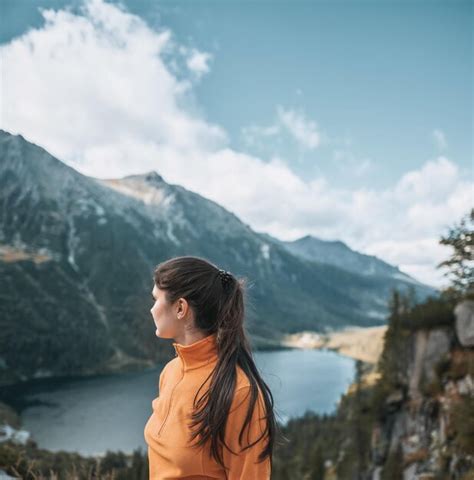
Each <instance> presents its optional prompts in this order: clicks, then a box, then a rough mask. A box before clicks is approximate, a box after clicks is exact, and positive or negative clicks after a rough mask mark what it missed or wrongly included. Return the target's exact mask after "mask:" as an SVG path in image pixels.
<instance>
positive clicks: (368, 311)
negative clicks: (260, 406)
mask: <svg viewBox="0 0 474 480" xmlns="http://www.w3.org/2000/svg"><path fill="white" fill-rule="evenodd" d="M275 207H277V206H275ZM179 255H195V256H199V257H203V258H206V259H208V260H210V261H212V262H213V263H215V264H217V265H218V266H219V267H220V268H224V269H226V270H230V271H231V272H232V273H234V274H235V275H237V276H244V277H246V278H247V279H248V290H247V305H246V307H247V319H246V322H247V330H248V332H249V335H250V337H251V339H252V342H253V344H254V346H255V347H256V348H263V347H265V346H270V345H276V344H278V342H279V340H280V339H281V338H282V336H283V335H285V334H287V333H296V332H298V331H302V330H313V331H328V330H334V329H339V328H342V327H345V326H350V325H357V326H372V325H381V324H384V323H385V317H386V314H387V300H388V297H389V293H390V291H391V289H392V288H394V287H397V288H399V289H401V290H404V289H406V288H408V287H410V286H411V287H413V290H414V292H415V293H416V295H417V298H418V299H419V300H420V301H422V300H423V299H424V298H425V297H426V296H428V295H432V294H435V293H436V290H435V289H434V288H432V287H431V286H428V285H424V284H422V283H420V282H418V281H416V280H415V279H413V278H411V277H410V276H409V275H407V274H405V273H403V272H401V271H400V270H399V269H398V268H397V267H396V266H392V265H389V264H387V263H386V262H384V261H382V260H381V259H378V258H377V257H374V256H369V255H365V254H362V253H358V252H355V251H353V250H351V249H350V248H349V247H348V246H347V245H345V244H344V243H342V242H340V241H326V240H321V239H318V238H316V237H313V236H305V237H303V238H301V239H299V240H296V241H293V242H287V241H281V240H279V239H277V238H275V237H273V236H271V235H268V234H266V233H259V232H256V231H254V230H253V229H252V228H251V227H250V226H249V225H247V224H246V223H244V222H243V221H242V220H241V219H239V218H238V217H237V216H236V215H235V214H234V213H232V212H230V211H228V210H226V209H225V208H223V207H222V206H220V205H219V204H217V203H216V202H213V201H211V200H209V199H207V198H205V197H203V196H201V195H199V194H197V193H194V192H192V191H189V190H187V189H185V188H183V187H182V186H179V185H174V184H169V183H167V182H165V181H164V179H163V178H162V177H161V176H160V175H159V174H158V173H157V172H156V171H149V172H146V173H143V174H136V175H128V176H125V177H123V178H118V179H117V178H111V179H98V178H94V177H90V176H87V175H83V174H81V173H79V172H78V171H76V170H75V169H73V168H71V167H70V166H68V165H66V164H65V163H63V162H61V161H60V160H59V159H57V158H55V157H54V156H52V155H50V154H49V153H48V152H47V151H46V150H45V149H44V148H42V147H41V146H38V145H36V144H34V143H32V142H29V141H27V140H26V139H25V138H24V137H23V136H22V135H13V134H10V133H8V132H6V131H4V130H0V330H1V332H2V333H1V337H0V385H1V384H4V385H6V384H10V383H16V382H19V381H25V380H29V379H33V378H39V377H45V376H61V375H89V374H96V373H104V372H112V371H124V370H128V369H137V368H146V367H152V366H153V365H155V364H156V363H157V362H159V361H163V360H165V359H166V358H168V357H169V355H170V353H171V343H170V342H166V341H159V340H158V339H157V338H156V336H155V328H154V323H153V320H152V318H151V314H150V308H151V306H152V299H151V293H150V292H151V289H152V288H153V270H154V268H155V266H156V265H157V264H158V263H160V262H161V261H163V260H166V259H168V258H170V257H174V256H179Z"/></svg>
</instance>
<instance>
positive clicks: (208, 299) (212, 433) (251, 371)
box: [153, 256, 278, 469]
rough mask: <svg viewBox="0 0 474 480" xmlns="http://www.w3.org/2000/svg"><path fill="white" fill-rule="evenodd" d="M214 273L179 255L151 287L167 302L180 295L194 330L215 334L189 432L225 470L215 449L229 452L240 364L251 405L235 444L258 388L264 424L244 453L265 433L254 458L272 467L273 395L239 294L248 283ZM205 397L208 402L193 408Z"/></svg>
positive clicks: (202, 261) (194, 259) (213, 268)
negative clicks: (214, 356)
mask: <svg viewBox="0 0 474 480" xmlns="http://www.w3.org/2000/svg"><path fill="white" fill-rule="evenodd" d="M219 270H220V269H219V267H217V266H216V265H214V264H212V263H211V262H209V261H207V260H205V259H203V258H199V257H194V256H183V257H175V258H171V259H169V260H167V261H165V262H162V263H160V264H159V265H158V266H157V267H156V269H155V271H154V275H153V279H154V282H155V285H156V286H157V287H158V288H160V289H162V290H164V291H165V298H166V300H167V301H168V302H170V303H174V302H175V301H176V300H177V299H178V298H180V297H182V298H185V299H186V300H187V302H188V303H189V305H190V306H191V308H192V311H193V312H194V318H195V325H196V327H197V328H198V329H199V330H200V331H202V332H203V333H205V334H206V335H211V334H214V333H217V337H216V338H217V342H216V343H217V351H218V360H217V364H216V367H215V368H214V370H213V371H212V372H211V374H210V375H209V377H212V378H211V383H210V386H209V389H208V391H206V392H205V393H204V395H203V396H202V397H201V398H200V399H199V401H198V402H196V397H197V395H198V393H199V391H200V390H201V388H202V387H203V386H204V384H205V383H206V382H207V380H208V379H209V377H208V378H207V379H206V381H205V382H204V383H203V385H201V387H200V388H199V390H198V392H197V393H196V395H195V397H194V402H193V407H194V412H193V415H192V419H193V421H192V423H191V425H190V427H191V428H192V427H196V426H198V428H197V430H196V431H194V432H192V434H191V440H194V439H195V438H196V437H197V436H199V437H200V438H199V440H198V442H197V443H196V444H195V446H196V447H199V446H201V445H203V444H204V443H206V442H207V441H208V440H209V439H210V442H211V445H210V446H211V453H212V456H213V457H214V459H215V460H216V461H217V462H218V463H219V464H220V465H222V467H223V468H224V469H225V468H226V467H225V465H224V462H223V459H222V457H221V453H220V448H221V447H222V444H223V445H224V446H225V447H226V448H227V449H228V450H230V449H229V447H228V446H227V444H226V443H225V441H224V432H225V425H226V420H227V416H228V413H229V410H230V407H231V404H232V400H233V394H234V389H235V386H236V381H237V368H236V366H237V365H239V366H240V368H241V369H242V370H243V371H244V372H245V374H246V375H247V377H248V379H249V381H250V386H251V396H250V405H249V409H248V412H247V416H246V418H245V422H244V425H243V427H242V430H241V432H240V435H239V444H241V437H242V435H243V432H244V430H245V427H246V426H247V425H248V424H249V422H250V419H251V417H252V412H253V410H254V406H255V403H256V401H257V396H258V390H259V389H260V391H261V393H262V396H263V399H264V402H265V411H266V412H265V417H263V418H265V420H266V427H265V429H264V431H263V433H262V435H261V436H260V437H259V438H258V439H257V440H256V441H255V442H253V443H251V444H250V445H248V446H246V447H245V448H244V450H245V449H246V448H250V447H252V446H253V445H255V444H256V443H257V442H258V441H260V440H261V439H262V437H263V436H264V435H265V434H267V438H268V439H267V443H266V446H265V448H264V449H263V450H262V452H261V453H260V454H259V457H258V460H259V462H261V461H263V460H264V459H265V458H266V457H267V456H269V457H270V466H271V467H272V465H273V448H274V442H275V434H276V432H277V430H278V424H277V422H276V419H275V414H274V410H273V395H272V393H271V391H270V388H269V387H268V385H267V384H266V383H265V382H264V381H263V379H262V378H261V376H260V374H259V372H258V370H257V367H256V365H255V362H254V359H253V357H252V351H251V347H250V342H249V341H248V338H247V335H246V332H245V329H244V318H245V308H244V295H245V287H246V285H247V280H246V278H245V277H242V278H236V277H235V276H234V275H232V274H230V272H228V273H229V274H230V279H229V278H228V280H230V281H228V282H222V281H221V277H220V275H219ZM221 273H222V272H221ZM227 277H228V276H227ZM207 397H208V401H207V403H205V405H204V407H203V408H201V409H200V410H198V409H199V408H200V407H201V406H202V405H203V404H204V402H205V400H206V398H207ZM221 442H222V443H221Z"/></svg>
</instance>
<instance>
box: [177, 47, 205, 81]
mask: <svg viewBox="0 0 474 480" xmlns="http://www.w3.org/2000/svg"><path fill="white" fill-rule="evenodd" d="M181 51H183V53H185V54H186V56H187V59H186V65H187V67H188V68H189V70H191V71H192V72H194V73H195V74H196V75H197V76H198V77H201V76H202V75H204V74H205V73H208V72H209V69H210V68H209V62H210V60H211V59H212V55H211V54H210V53H208V52H201V51H199V50H197V49H195V48H191V49H188V48H186V47H182V48H181Z"/></svg>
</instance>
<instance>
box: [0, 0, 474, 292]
mask: <svg viewBox="0 0 474 480" xmlns="http://www.w3.org/2000/svg"><path fill="white" fill-rule="evenodd" d="M472 8H473V7H472V3H471V2H461V1H434V0H423V1H420V0H412V1H406V0H399V1H391V0H378V1H376V2H375V1H369V0H346V1H340V0H332V1H326V0H324V1H323V0H320V1H311V2H310V1H303V0H292V1H270V0H267V1H265V0H260V1H249V0H246V1H236V0H234V1H230V0H220V1H200V0H193V1H190V0H189V1H171V0H167V1H163V0H159V1H151V0H147V1H145V0H127V1H122V2H117V1H112V0H108V1H106V0H81V1H79V0H73V1H64V0H61V1H58V0H56V1H53V0H47V1H46V0H44V1H43V0H1V1H0V10H1V11H0V13H1V16H2V22H1V25H0V27H1V31H0V54H1V60H2V62H1V98H0V101H1V103H0V126H1V128H3V129H4V130H6V131H9V132H10V133H14V134H17V133H21V134H22V135H23V136H24V137H25V138H26V139H27V140H29V141H31V142H33V143H36V144H38V145H40V146H42V147H43V148H45V149H46V150H48V151H49V152H50V153H51V154H53V155H54V156H56V157H57V158H59V159H60V160H62V161H63V162H65V163H67V164H68V165H70V166H72V167H73V168H75V169H76V170H78V171H79V172H81V173H84V174H86V175H92V176H95V177H98V178H112V177H122V176H125V175H130V174H136V173H144V172H148V171H150V170H156V171H157V172H158V173H159V174H160V175H162V176H163V178H164V179H165V180H166V181H167V182H169V183H173V184H179V185H182V186H184V187H185V188H188V189H190V190H193V191H195V192H197V193H199V194H201V195H203V196H205V197H207V198H210V199H212V200H214V201H216V202H218V203H219V204H221V205H222V206H224V207H225V208H227V209H228V210H230V211H232V212H234V213H235V214H236V215H238V216H239V217H240V218H241V220H242V221H244V222H245V223H247V224H249V225H250V226H251V227H252V228H253V229H254V230H256V231H258V232H266V233H269V234H271V235H273V236H275V237H277V238H280V239H282V240H294V239H297V238H300V237H302V236H304V235H308V234H309V235H314V236H315V237H318V238H322V239H326V240H336V239H337V240H342V241H344V242H345V243H346V244H347V245H348V246H349V247H351V248H353V249H354V250H357V251H360V252H363V253H367V254H370V255H376V256H377V257H379V258H381V259H383V260H385V261H387V262H389V263H391V264H393V265H398V266H399V267H400V269H401V270H402V271H404V272H406V273H408V274H409V275H412V276H413V277H415V278H416V279H418V280H420V281H422V282H425V283H427V284H430V285H433V286H437V287H442V286H445V285H446V284H447V280H446V278H445V277H444V276H443V272H444V270H442V269H438V268H436V265H437V264H438V263H439V262H441V261H442V260H444V259H446V258H447V257H448V256H449V254H450V252H451V250H450V249H449V248H448V247H446V246H442V245H440V244H439V238H440V236H441V235H443V234H446V233H447V231H448V228H449V227H450V226H452V225H453V224H454V223H455V222H458V221H459V220H460V219H461V217H462V216H464V215H465V214H466V213H467V212H468V210H469V208H471V207H472V206H474V193H473V192H474V188H473V187H474V175H473V173H474V164H473V162H474V159H473V149H472V133H473V119H472V116H473V95H472V85H473V78H472V67H473V56H472V53H473V52H472V46H473V42H472V25H473V18H472Z"/></svg>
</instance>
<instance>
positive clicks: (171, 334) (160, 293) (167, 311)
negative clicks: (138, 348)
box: [150, 285, 181, 338]
mask: <svg viewBox="0 0 474 480" xmlns="http://www.w3.org/2000/svg"><path fill="white" fill-rule="evenodd" d="M152 295H153V298H154V299H155V303H154V304H153V307H152V308H151V310H150V312H151V315H152V317H153V320H154V322H155V326H156V332H155V334H156V336H157V337H161V338H175V336H176V334H177V332H178V328H179V327H178V321H179V320H178V315H181V314H180V313H179V311H178V308H177V307H174V306H173V305H172V304H170V303H168V302H167V301H166V297H165V292H164V290H160V289H159V288H158V287H157V286H156V285H155V286H154V287H153V290H152Z"/></svg>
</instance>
